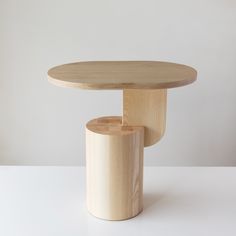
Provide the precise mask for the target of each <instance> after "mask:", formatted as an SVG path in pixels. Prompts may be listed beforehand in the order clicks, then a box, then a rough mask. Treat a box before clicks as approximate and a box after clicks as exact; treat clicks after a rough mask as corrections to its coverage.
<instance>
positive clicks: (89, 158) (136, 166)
mask: <svg viewBox="0 0 236 236" xmlns="http://www.w3.org/2000/svg"><path fill="white" fill-rule="evenodd" d="M143 135H144V129H143V127H137V126H132V127H131V126H122V118H121V117H103V118H98V119H95V120H92V121H90V122H88V123H87V125H86V171H87V173H86V174H87V207H88V211H89V212H90V213H91V214H93V215H95V216H96V217H99V218H102V219H107V220H124V219H128V218H132V217H134V216H136V215H137V214H139V213H140V212H141V211H142V208H143V147H144V146H143V145H144V143H143V142H144V139H143Z"/></svg>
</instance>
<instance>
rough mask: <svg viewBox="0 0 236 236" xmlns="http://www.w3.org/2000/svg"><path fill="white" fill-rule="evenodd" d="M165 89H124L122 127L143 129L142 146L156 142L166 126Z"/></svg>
mask: <svg viewBox="0 0 236 236" xmlns="http://www.w3.org/2000/svg"><path fill="white" fill-rule="evenodd" d="M166 103H167V90H166V89H142V90H141V89H124V91H123V125H129V126H133V125H135V126H137V125H138V126H143V127H144V146H145V147H147V146H150V145H153V144H155V143H156V142H158V141H159V140H160V139H161V137H162V136H163V134H164V132H165V126H166V106H167V104H166Z"/></svg>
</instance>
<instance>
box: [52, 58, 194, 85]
mask: <svg viewBox="0 0 236 236" xmlns="http://www.w3.org/2000/svg"><path fill="white" fill-rule="evenodd" d="M196 77H197V72H196V70H195V69H193V68H192V67H189V66H186V65H181V64H176V63H170V62H160V61H89V62H77V63H70V64H65V65H60V66H56V67H54V68H52V69H50V70H49V71H48V79H49V81H50V82H51V83H53V84H55V85H58V86H62V87H73V88H82V89H131V88H132V89H161V88H173V87H179V86H183V85H187V84H190V83H192V82H193V81H194V80H195V79H196Z"/></svg>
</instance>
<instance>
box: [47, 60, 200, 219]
mask: <svg viewBox="0 0 236 236" xmlns="http://www.w3.org/2000/svg"><path fill="white" fill-rule="evenodd" d="M196 77H197V72H196V70H194V69H193V68H191V67H189V66H186V65H181V64H176V63H169V62H158V61H90V62H78V63H71V64H65V65H60V66H56V67H54V68H52V69H50V70H49V71H48V79H49V81H50V82H51V83H53V84H55V85H58V86H63V87H73V88H82V89H98V90H103V89H122V90H123V116H122V117H114V116H111V117H101V118H97V119H94V120H91V121H89V122H88V123H87V125H86V170H87V171H86V173H87V174H86V175H87V208H88V211H89V212H90V213H91V214H93V215H94V216H96V217H99V218H102V219H107V220H124V219H129V218H132V217H134V216H136V215H138V214H139V213H140V212H141V211H142V209H143V149H144V147H147V146H150V145H153V144H155V143H156V142H158V141H159V140H160V139H161V137H162V136H163V134H164V132H165V121H166V99H167V89H168V88H174V87H179V86H184V85H187V84H190V83H192V82H194V81H195V80H196Z"/></svg>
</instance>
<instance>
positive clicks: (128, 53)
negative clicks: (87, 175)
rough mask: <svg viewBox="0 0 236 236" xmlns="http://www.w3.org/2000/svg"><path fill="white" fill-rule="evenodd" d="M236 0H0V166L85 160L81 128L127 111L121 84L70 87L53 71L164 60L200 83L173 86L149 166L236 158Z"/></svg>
mask: <svg viewBox="0 0 236 236" xmlns="http://www.w3.org/2000/svg"><path fill="white" fill-rule="evenodd" d="M235 12H236V1H231V0H227V1H223V0H216V1H215V0H214V1H213V0H209V1H205V0H198V1H195V0H179V1H171V0H162V1H161V0H119V1H118V0H99V1H97V0H86V1H82V0H60V1H58V0H50V1H48V0H40V1H39V0H37V1H36V0H21V1H18V0H0V164H17V165H18V164H19V165H48V164H50V165H83V164H84V163H85V143H84V142H85V138H84V134H85V132H84V125H85V123H86V122H87V121H88V120H90V119H92V118H95V117H98V116H104V115H119V114H121V110H122V109H121V92H120V91H82V90H75V89H64V88H58V87H56V86H53V85H51V84H49V83H48V82H47V78H46V72H47V70H48V68H50V67H52V66H54V65H57V64H62V63H67V62H73V61H78V60H164V61H173V62H177V63H184V64H188V65H190V66H193V67H195V68H196V69H197V70H198V72H199V76H198V81H197V82H196V83H194V84H192V85H190V86H187V87H182V88H178V89H176V90H175V89H171V90H169V96H168V111H167V129H166V134H165V136H164V138H163V139H162V141H161V142H160V143H159V144H157V145H155V146H153V147H151V148H149V149H147V150H146V153H145V164H146V165H236V154H235V153H236V145H235V140H236V124H235V120H236V105H235V101H236V93H235V89H236V79H235V78H236V64H235V62H236V44H235V42H236V27H235V25H236V14H235Z"/></svg>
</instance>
